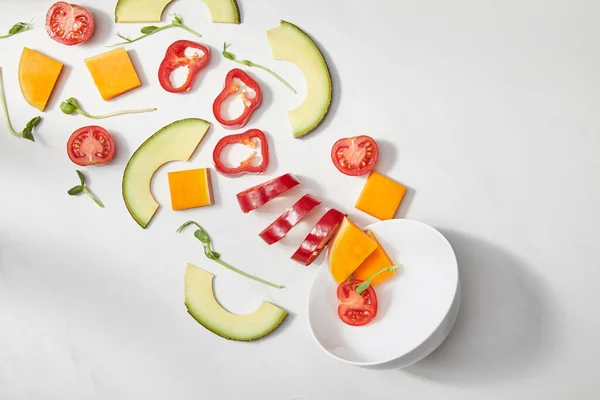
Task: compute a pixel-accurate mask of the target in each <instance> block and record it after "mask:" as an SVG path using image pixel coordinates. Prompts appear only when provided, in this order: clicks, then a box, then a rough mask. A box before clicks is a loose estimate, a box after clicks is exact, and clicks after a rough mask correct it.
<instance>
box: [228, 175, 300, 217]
mask: <svg viewBox="0 0 600 400" xmlns="http://www.w3.org/2000/svg"><path fill="white" fill-rule="evenodd" d="M299 184H300V181H299V180H298V179H296V177H295V176H294V175H292V174H285V175H281V176H280V177H278V178H275V179H271V180H270V181H267V182H265V183H261V184H260V185H256V186H253V187H251V188H249V189H246V190H244V191H243V192H240V193H238V194H237V200H238V204H239V205H240V208H241V209H242V211H243V212H244V213H248V212H250V211H252V210H256V209H257V208H258V207H260V206H263V205H265V204H267V203H268V202H269V201H271V200H273V199H274V198H275V197H277V196H281V195H282V194H283V193H285V192H287V191H288V190H290V189H291V188H293V187H294V186H297V185H299Z"/></svg>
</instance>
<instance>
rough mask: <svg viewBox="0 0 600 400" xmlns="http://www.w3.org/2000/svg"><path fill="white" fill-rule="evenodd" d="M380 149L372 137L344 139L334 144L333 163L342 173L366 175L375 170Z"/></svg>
mask: <svg viewBox="0 0 600 400" xmlns="http://www.w3.org/2000/svg"><path fill="white" fill-rule="evenodd" d="M378 155H379V149H378V147H377V142H376V141H375V140H373V138H371V137H370V136H365V135H362V136H356V137H351V138H342V139H340V140H338V141H337V142H335V143H334V144H333V147H332V149H331V161H333V165H335V167H336V168H337V169H338V170H339V171H340V172H341V173H342V174H346V175H350V176H360V175H365V174H367V173H369V172H371V171H372V170H373V168H374V167H375V163H376V162H377V157H378Z"/></svg>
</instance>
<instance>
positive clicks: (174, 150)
mask: <svg viewBox="0 0 600 400" xmlns="http://www.w3.org/2000/svg"><path fill="white" fill-rule="evenodd" d="M208 128H210V123H209V122H206V121H204V120H202V119H197V118H189V119H182V120H179V121H175V122H173V123H172V124H170V125H167V126H165V127H164V128H162V129H161V130H159V131H158V132H156V133H155V134H154V135H152V136H150V137H149V138H148V139H147V140H146V141H145V142H144V143H142V145H141V146H140V147H139V148H138V149H137V150H136V151H135V153H133V155H132V156H131V158H130V159H129V162H128V163H127V166H126V167H125V172H124V173H123V200H124V201H125V205H126V206H127V210H128V211H129V213H130V214H131V216H132V217H133V219H135V221H136V222H137V223H138V224H139V225H140V226H141V227H142V228H145V227H146V226H147V225H148V223H149V222H150V220H151V219H152V217H153V216H154V213H156V210H158V207H159V205H158V203H157V202H156V200H155V199H154V196H153V195H152V191H151V190H150V185H151V183H152V177H153V176H154V173H155V172H156V170H158V169H159V168H160V167H161V166H162V165H163V164H166V163H168V162H170V161H188V160H189V159H190V157H191V156H192V154H194V152H195V151H196V148H197V147H198V145H199V144H200V141H201V140H202V138H203V137H204V135H205V134H206V132H207V131H208Z"/></svg>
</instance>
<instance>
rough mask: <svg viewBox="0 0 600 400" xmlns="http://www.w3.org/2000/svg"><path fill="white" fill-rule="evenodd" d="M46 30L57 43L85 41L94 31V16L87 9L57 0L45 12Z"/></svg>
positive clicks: (71, 44) (70, 43)
mask: <svg viewBox="0 0 600 400" xmlns="http://www.w3.org/2000/svg"><path fill="white" fill-rule="evenodd" d="M46 32H48V36H50V38H52V39H54V40H56V41H57V42H58V43H62V44H65V45H67V46H73V45H75V44H80V43H83V42H85V41H86V40H88V39H89V38H90V36H92V33H93V32H94V16H93V15H92V13H91V12H89V11H88V10H87V9H85V8H83V7H81V6H78V5H75V4H69V3H65V2H64V1H59V2H58V3H54V4H53V5H52V7H50V9H49V10H48V13H47V14H46Z"/></svg>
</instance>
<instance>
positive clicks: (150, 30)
mask: <svg viewBox="0 0 600 400" xmlns="http://www.w3.org/2000/svg"><path fill="white" fill-rule="evenodd" d="M171 28H181V29H183V30H186V31H188V32H189V33H191V34H192V35H194V36H198V37H201V36H202V35H200V34H199V33H198V32H196V31H195V30H193V29H192V28H190V27H188V26H186V25H185V24H184V23H183V20H182V19H181V17H180V16H179V15H177V14H175V15H173V21H171V23H170V24H168V25H163V26H156V25H150V26H144V27H143V28H142V29H141V30H140V32H141V33H142V35H141V36H138V37H137V38H135V39H130V38H128V37H127V36H123V35H121V34H120V33H118V32H117V36H118V37H120V38H121V39H123V40H124V41H123V42H119V43H115V44H111V45H109V46H106V47H116V46H121V45H123V44H130V43H134V42H137V41H138V40H142V39H144V38H146V37H148V36H150V35H154V34H155V33H158V32H160V31H164V30H166V29H171Z"/></svg>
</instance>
